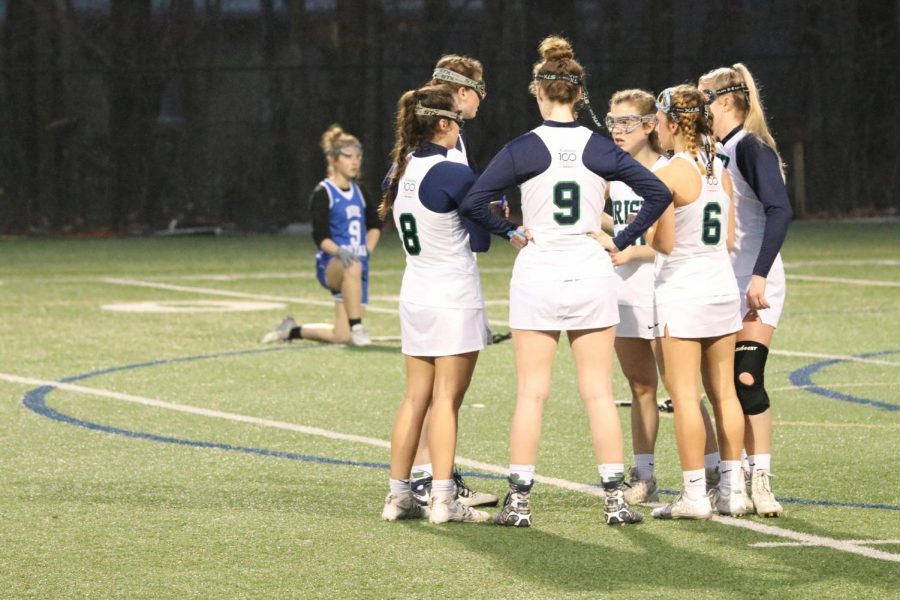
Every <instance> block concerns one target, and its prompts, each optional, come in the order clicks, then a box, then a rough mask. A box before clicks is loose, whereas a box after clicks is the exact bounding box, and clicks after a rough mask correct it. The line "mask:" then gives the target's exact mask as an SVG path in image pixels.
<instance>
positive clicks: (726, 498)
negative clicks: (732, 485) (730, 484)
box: [713, 489, 753, 517]
mask: <svg viewBox="0 0 900 600" xmlns="http://www.w3.org/2000/svg"><path fill="white" fill-rule="evenodd" d="M750 505H751V506H752V505H753V503H752V502H751V503H750ZM713 506H714V507H715V509H716V512H717V513H719V514H720V515H725V516H728V517H740V516H741V515H746V514H747V495H746V494H745V493H744V490H742V489H733V490H731V493H730V494H728V495H725V494H723V493H722V492H721V490H717V493H716V496H715V504H713Z"/></svg>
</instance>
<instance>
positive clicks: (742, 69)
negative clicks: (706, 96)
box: [700, 63, 784, 178]
mask: <svg viewBox="0 0 900 600" xmlns="http://www.w3.org/2000/svg"><path fill="white" fill-rule="evenodd" d="M700 82H701V83H703V84H708V85H710V86H711V87H713V88H714V89H717V90H718V89H722V88H725V87H730V86H733V85H744V86H745V87H746V88H747V91H746V92H742V91H740V90H738V91H735V92H731V93H732V94H733V95H734V106H735V108H737V110H738V112H739V113H740V117H741V119H742V120H743V124H744V130H745V131H747V133H750V134H753V135H755V136H756V137H758V138H759V139H760V140H762V142H763V143H764V144H765V145H766V146H768V147H769V148H771V149H772V150H773V151H774V152H775V156H777V157H778V167H779V168H780V169H781V177H782V178H784V164H783V163H782V162H781V154H779V152H778V145H777V144H776V143H775V138H773V137H772V134H771V133H770V132H769V126H768V124H767V123H766V113H765V110H764V109H763V103H762V98H761V97H760V95H759V88H758V86H757V85H756V81H755V80H754V79H753V75H751V74H750V70H749V69H748V68H747V67H746V65H744V63H735V64H734V65H732V66H730V67H720V68H718V69H713V70H712V71H710V72H709V73H706V74H705V75H702V76H701V77H700Z"/></svg>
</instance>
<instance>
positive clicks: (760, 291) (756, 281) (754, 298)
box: [747, 275, 769, 310]
mask: <svg viewBox="0 0 900 600" xmlns="http://www.w3.org/2000/svg"><path fill="white" fill-rule="evenodd" d="M747 305H748V306H749V307H750V308H752V309H753V310H763V309H766V308H769V303H768V301H767V300H766V278H765V277H762V276H761V275H754V276H753V277H751V278H750V287H749V288H747Z"/></svg>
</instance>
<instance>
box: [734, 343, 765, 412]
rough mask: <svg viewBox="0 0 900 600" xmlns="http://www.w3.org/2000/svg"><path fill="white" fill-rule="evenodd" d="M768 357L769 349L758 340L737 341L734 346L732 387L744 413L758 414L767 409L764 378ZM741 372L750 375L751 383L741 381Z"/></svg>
mask: <svg viewBox="0 0 900 600" xmlns="http://www.w3.org/2000/svg"><path fill="white" fill-rule="evenodd" d="M768 357H769V349H768V348H766V346H764V345H763V344H760V343H759V342H753V341H745V342H738V343H737V345H736V346H735V348H734V387H735V388H737V395H738V400H740V401H741V408H742V409H743V411H744V414H745V415H758V414H761V413H764V412H766V411H767V410H768V409H769V394H768V393H766V388H765V378H764V374H765V370H766V359H767V358H768ZM743 373H746V374H747V375H750V377H752V378H753V383H751V384H750V385H747V384H745V383H742V382H741V374H743Z"/></svg>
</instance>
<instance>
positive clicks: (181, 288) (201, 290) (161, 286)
mask: <svg viewBox="0 0 900 600" xmlns="http://www.w3.org/2000/svg"><path fill="white" fill-rule="evenodd" d="M102 281H103V282H104V283H111V284H113V285H130V286H136V287H146V288H154V289H158V290H169V291H173V292H188V293H192V294H210V295H212V296H225V297H228V298H247V299H250V300H273V301H276V302H286V303H289V304H306V305H310V306H334V301H333V300H332V301H328V300H313V299H312V298H292V297H290V296H272V295H270V294H249V293H246V292H232V291H230V290H219V289H216V288H205V287H194V286H187V285H173V284H171V283H157V282H155V281H141V280H139V279H120V278H118V277H104V278H103V279H102ZM366 310H367V311H368V312H374V313H382V314H386V315H393V316H397V314H398V311H397V309H396V308H380V307H378V306H371V305H369V306H366ZM488 323H489V324H490V325H499V326H503V325H506V324H507V322H506V321H496V320H488Z"/></svg>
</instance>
